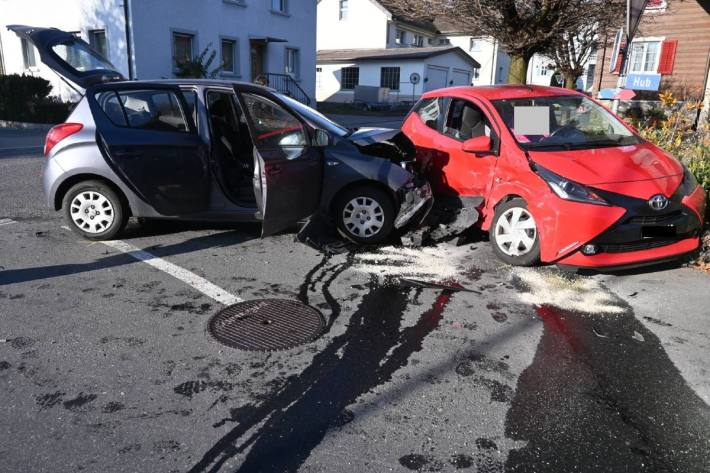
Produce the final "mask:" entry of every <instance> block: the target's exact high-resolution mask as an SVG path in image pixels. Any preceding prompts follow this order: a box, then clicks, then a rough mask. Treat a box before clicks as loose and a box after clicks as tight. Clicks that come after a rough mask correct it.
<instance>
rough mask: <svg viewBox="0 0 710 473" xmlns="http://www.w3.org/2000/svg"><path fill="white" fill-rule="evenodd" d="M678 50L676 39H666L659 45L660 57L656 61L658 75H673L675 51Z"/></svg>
mask: <svg viewBox="0 0 710 473" xmlns="http://www.w3.org/2000/svg"><path fill="white" fill-rule="evenodd" d="M677 48H678V40H677V39H667V40H665V41H664V42H663V44H662V45H661V57H660V58H659V60H658V71H657V72H658V73H659V74H673V63H674V62H675V51H676V49H677Z"/></svg>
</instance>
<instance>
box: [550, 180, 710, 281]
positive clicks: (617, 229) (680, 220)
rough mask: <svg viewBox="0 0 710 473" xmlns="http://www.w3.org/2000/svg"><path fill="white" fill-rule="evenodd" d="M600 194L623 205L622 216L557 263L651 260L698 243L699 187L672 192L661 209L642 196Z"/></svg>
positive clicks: (671, 255)
mask: <svg viewBox="0 0 710 473" xmlns="http://www.w3.org/2000/svg"><path fill="white" fill-rule="evenodd" d="M603 197H604V198H606V199H607V200H609V201H610V202H611V203H612V205H614V206H620V207H623V208H625V209H626V213H625V214H624V216H623V217H622V218H620V219H619V220H618V221H617V222H616V223H615V224H614V225H612V226H611V227H609V228H608V229H607V230H606V231H604V232H602V233H601V234H600V235H598V236H596V237H595V238H593V239H592V240H591V241H589V242H587V243H585V244H584V245H580V247H579V249H578V250H577V251H575V252H574V253H572V254H570V255H568V256H566V257H564V258H562V259H561V260H559V261H557V263H558V264H560V265H569V266H576V267H588V268H605V267H606V268H610V267H623V266H631V265H639V264H641V265H642V264H653V263H656V262H660V261H667V260H670V259H673V258H674V257H677V258H681V257H683V256H685V255H687V254H690V253H692V252H694V251H695V250H697V248H698V247H699V245H700V238H699V237H700V233H701V231H702V228H703V217H702V216H703V215H704V205H705V204H704V202H705V193H704V191H703V190H702V188H700V187H698V188H697V189H696V190H695V191H693V192H692V193H691V194H690V195H688V196H683V195H678V194H675V195H673V196H672V197H671V198H670V204H669V206H668V207H667V208H666V209H665V210H663V211H661V212H658V211H655V210H652V209H650V207H649V206H648V203H647V201H645V200H642V199H635V198H632V197H628V196H622V195H619V194H613V193H604V194H603Z"/></svg>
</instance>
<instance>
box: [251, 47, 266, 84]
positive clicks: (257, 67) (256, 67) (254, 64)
mask: <svg viewBox="0 0 710 473" xmlns="http://www.w3.org/2000/svg"><path fill="white" fill-rule="evenodd" d="M266 44H267V43H266V42H264V41H254V40H252V41H251V42H250V50H251V80H252V81H254V80H255V79H256V78H257V77H259V76H260V75H262V74H263V73H264V72H265V68H264V61H265V59H266Z"/></svg>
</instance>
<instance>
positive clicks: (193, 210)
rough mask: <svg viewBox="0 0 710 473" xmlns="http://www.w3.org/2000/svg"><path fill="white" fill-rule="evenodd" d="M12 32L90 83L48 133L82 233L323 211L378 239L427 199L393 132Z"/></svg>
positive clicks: (43, 32) (341, 225) (268, 95)
mask: <svg viewBox="0 0 710 473" xmlns="http://www.w3.org/2000/svg"><path fill="white" fill-rule="evenodd" d="M8 29H10V30H12V31H14V32H15V33H16V34H17V35H19V36H20V37H22V38H25V39H27V40H28V41H30V42H32V43H33V44H34V45H35V47H36V48H37V50H38V51H39V54H40V57H41V59H42V62H43V63H45V64H46V65H47V66H49V67H50V68H52V69H53V70H54V71H56V72H57V73H58V74H60V75H61V76H63V77H64V78H65V79H67V80H68V81H70V82H72V83H74V84H76V85H78V86H79V87H81V88H83V89H85V93H84V96H83V98H82V99H81V101H80V102H79V103H78V104H77V105H76V107H75V108H74V110H73V112H72V113H71V115H70V116H69V118H68V119H67V121H66V122H65V123H62V124H60V125H57V126H56V127H54V128H52V129H51V130H50V132H49V133H48V134H47V138H46V143H45V148H44V152H45V155H46V156H47V158H48V159H47V162H46V165H45V168H44V172H43V178H42V179H43V186H44V191H45V193H46V196H47V199H48V204H49V206H50V207H52V208H53V209H55V210H62V211H63V212H64V215H65V217H66V220H67V223H68V224H69V226H70V227H71V228H72V229H73V230H74V231H76V232H77V233H79V234H81V235H83V236H84V237H86V238H89V239H93V240H104V239H111V238H114V237H115V236H116V235H118V234H119V233H120V232H121V230H122V229H123V228H124V226H125V224H126V222H127V220H128V218H129V217H130V216H134V217H144V218H170V219H185V220H209V221H261V222H262V236H265V235H270V234H273V233H276V232H278V231H281V230H283V229H285V228H287V227H289V226H291V225H292V224H294V223H296V222H298V221H301V220H303V219H305V218H307V217H309V216H311V215H314V214H318V215H324V216H326V217H327V218H329V219H332V221H333V222H334V223H335V224H336V225H337V228H338V229H339V231H340V233H341V234H343V235H344V236H346V237H347V238H349V239H350V240H352V241H354V242H356V243H359V244H375V243H380V242H382V241H384V240H385V239H387V238H388V237H389V236H390V235H391V234H392V233H393V232H394V231H395V230H396V229H399V228H402V227H404V226H406V225H408V224H415V223H416V222H419V221H421V219H423V218H424V216H425V214H426V212H428V210H429V208H430V207H431V203H432V195H431V189H430V187H429V184H428V183H427V182H426V181H425V180H424V179H422V178H421V177H419V176H418V174H417V173H415V172H414V171H413V170H412V169H411V166H412V164H413V162H414V147H413V145H412V143H411V142H410V141H409V140H408V139H407V138H406V137H405V136H404V135H403V134H401V133H400V132H399V131H398V130H388V129H360V130H350V129H346V128H344V127H342V126H340V125H338V124H336V123H334V122H332V121H330V120H329V119H328V118H326V117H325V116H323V115H322V114H320V113H319V112H317V111H315V110H313V109H311V108H309V107H307V106H305V105H303V104H302V103H300V102H297V101H296V100H293V99H292V98H290V97H287V96H285V95H283V94H279V93H277V92H276V91H274V90H272V89H269V88H266V87H260V86H256V85H253V84H247V83H235V82H226V81H217V80H158V81H127V80H125V79H124V78H123V77H122V76H121V74H120V73H118V72H117V71H116V70H115V68H114V67H113V66H112V65H111V64H110V63H108V62H107V61H106V60H105V59H104V58H103V57H101V56H100V55H99V54H98V53H96V52H95V51H94V50H92V49H91V47H90V46H89V45H88V44H87V43H86V42H84V41H83V40H81V39H79V38H76V37H75V36H74V35H72V34H70V33H67V32H64V31H60V30H57V29H54V28H35V27H31V26H21V25H12V26H8Z"/></svg>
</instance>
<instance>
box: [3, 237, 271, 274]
mask: <svg viewBox="0 0 710 473" xmlns="http://www.w3.org/2000/svg"><path fill="white" fill-rule="evenodd" d="M174 228H175V227H173V229H174ZM209 228H214V227H213V226H210V227H209ZM183 229H184V227H183ZM251 229H252V230H254V228H253V227H252V228H251ZM130 235H131V234H130V233H129V234H128V236H129V237H130ZM133 235H134V238H138V237H139V236H140V237H146V236H158V235H160V234H159V233H158V234H146V233H142V232H141V233H137V234H133ZM258 237H259V234H258V233H257V232H254V231H251V232H250V231H246V232H245V231H244V229H243V228H241V227H240V229H239V230H229V231H224V232H219V233H213V234H210V235H204V236H199V237H195V238H190V239H188V240H185V241H181V242H179V243H172V244H168V245H160V246H159V251H157V252H159V256H160V257H163V258H164V257H169V256H175V255H182V254H186V253H192V252H196V251H201V250H206V249H210V248H226V247H229V246H234V245H239V244H242V243H245V242H247V241H249V240H253V239H256V238H258ZM53 243H55V244H56V243H57V242H56V241H55V242H53ZM157 252H156V253H157ZM156 256H157V255H156ZM137 262H138V260H137V259H135V258H133V257H132V256H131V255H130V254H124V253H119V254H112V255H110V256H106V257H104V258H99V259H97V260H94V261H90V262H87V263H67V264H57V265H51V266H38V267H30V268H22V269H7V270H4V271H0V286H4V285H8V284H17V283H23V282H29V281H38V280H42V279H49V278H56V277H61V276H69V275H74V274H80V273H87V272H91V271H98V270H102V269H109V268H115V267H119V266H125V265H130V264H133V263H137Z"/></svg>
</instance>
